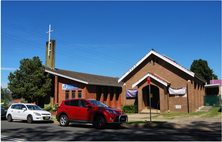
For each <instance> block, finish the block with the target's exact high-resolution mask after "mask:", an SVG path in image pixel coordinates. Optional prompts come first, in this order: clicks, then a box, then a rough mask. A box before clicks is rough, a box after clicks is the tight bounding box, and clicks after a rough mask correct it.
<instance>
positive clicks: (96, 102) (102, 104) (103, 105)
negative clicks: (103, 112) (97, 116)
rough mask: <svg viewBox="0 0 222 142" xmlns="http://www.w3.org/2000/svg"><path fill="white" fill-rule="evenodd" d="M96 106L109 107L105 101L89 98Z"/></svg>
mask: <svg viewBox="0 0 222 142" xmlns="http://www.w3.org/2000/svg"><path fill="white" fill-rule="evenodd" d="M89 101H90V102H91V103H92V104H93V105H94V106H96V107H105V108H108V106H107V105H105V104H104V103H101V102H100V101H96V100H89Z"/></svg>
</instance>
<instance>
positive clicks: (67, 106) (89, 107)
mask: <svg viewBox="0 0 222 142" xmlns="http://www.w3.org/2000/svg"><path fill="white" fill-rule="evenodd" d="M56 119H57V121H58V122H59V123H60V125H61V126H67V125H68V124H69V122H79V123H92V124H93V125H94V127H95V128H98V129H101V128H104V126H105V125H106V124H108V123H109V124H113V125H114V126H120V125H121V124H122V123H126V122H128V117H127V115H126V114H125V113H124V112H123V111H122V110H120V109H117V108H110V107H108V106H107V105H105V104H103V103H101V102H100V101H96V100H93V99H80V98H79V99H69V100H64V101H63V102H62V104H61V105H60V106H59V107H58V108H57V115H56Z"/></svg>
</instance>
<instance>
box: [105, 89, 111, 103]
mask: <svg viewBox="0 0 222 142" xmlns="http://www.w3.org/2000/svg"><path fill="white" fill-rule="evenodd" d="M107 91H108V92H107V99H106V102H107V106H109V107H111V106H110V91H111V89H110V87H108V89H107Z"/></svg>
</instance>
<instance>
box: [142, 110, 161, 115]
mask: <svg viewBox="0 0 222 142" xmlns="http://www.w3.org/2000/svg"><path fill="white" fill-rule="evenodd" d="M140 113H141V114H149V113H150V109H143V110H142V111H141V112H140ZM159 113H160V110H158V109H151V114H159Z"/></svg>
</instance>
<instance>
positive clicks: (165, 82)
mask: <svg viewBox="0 0 222 142" xmlns="http://www.w3.org/2000/svg"><path fill="white" fill-rule="evenodd" d="M147 77H151V78H152V79H154V80H156V81H157V82H159V83H161V84H163V85H164V86H168V84H170V82H169V81H167V80H165V79H163V78H162V77H160V76H158V75H157V74H153V73H148V74H146V75H145V76H143V77H142V78H141V79H140V80H139V81H137V82H136V83H134V84H133V85H132V88H134V87H135V86H137V85H138V84H139V83H140V82H142V81H143V80H144V79H146V78H147Z"/></svg>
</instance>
